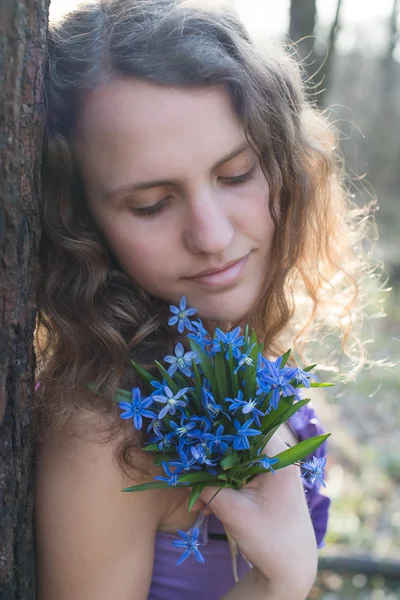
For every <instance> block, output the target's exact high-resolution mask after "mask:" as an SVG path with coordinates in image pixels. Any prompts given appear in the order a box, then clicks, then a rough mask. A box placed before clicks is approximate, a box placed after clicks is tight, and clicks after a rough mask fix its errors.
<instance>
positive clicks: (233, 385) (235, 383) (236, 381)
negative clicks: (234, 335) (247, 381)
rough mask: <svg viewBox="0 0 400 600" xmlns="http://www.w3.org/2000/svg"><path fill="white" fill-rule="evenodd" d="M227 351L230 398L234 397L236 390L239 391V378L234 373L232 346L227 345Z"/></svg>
mask: <svg viewBox="0 0 400 600" xmlns="http://www.w3.org/2000/svg"><path fill="white" fill-rule="evenodd" d="M228 353H229V375H230V382H231V391H232V398H236V397H237V394H238V391H239V379H238V375H237V373H234V370H235V368H236V365H235V362H234V360H233V353H232V346H229V349H228Z"/></svg>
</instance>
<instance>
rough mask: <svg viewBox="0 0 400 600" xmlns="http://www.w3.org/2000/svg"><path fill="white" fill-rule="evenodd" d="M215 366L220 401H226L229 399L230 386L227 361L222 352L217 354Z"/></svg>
mask: <svg viewBox="0 0 400 600" xmlns="http://www.w3.org/2000/svg"><path fill="white" fill-rule="evenodd" d="M214 361H215V362H214V366H215V375H216V378H217V385H218V391H219V395H220V399H221V400H224V399H225V398H227V397H228V385H227V382H226V369H225V360H224V357H223V355H222V352H219V353H218V354H216V356H215V359H214Z"/></svg>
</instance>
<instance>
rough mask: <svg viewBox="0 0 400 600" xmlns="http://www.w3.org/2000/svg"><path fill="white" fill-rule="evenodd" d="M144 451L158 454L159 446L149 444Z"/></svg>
mask: <svg viewBox="0 0 400 600" xmlns="http://www.w3.org/2000/svg"><path fill="white" fill-rule="evenodd" d="M142 450H143V451H144V452H157V451H158V445H157V444H147V446H143V448H142Z"/></svg>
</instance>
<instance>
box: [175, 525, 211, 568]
mask: <svg viewBox="0 0 400 600" xmlns="http://www.w3.org/2000/svg"><path fill="white" fill-rule="evenodd" d="M178 534H179V535H180V536H181V538H182V540H174V541H173V542H172V544H173V546H175V548H186V551H185V552H184V553H183V554H182V556H181V557H180V559H179V560H178V561H177V563H176V564H177V565H180V564H181V563H183V561H184V560H186V559H187V558H188V557H189V556H190V555H191V554H192V553H193V554H194V556H195V558H196V560H198V561H199V562H202V563H204V562H205V560H204V556H203V555H202V554H201V552H200V550H199V546H200V542H199V528H198V527H194V528H193V529H192V531H191V532H189V533H185V532H184V531H182V530H181V529H178Z"/></svg>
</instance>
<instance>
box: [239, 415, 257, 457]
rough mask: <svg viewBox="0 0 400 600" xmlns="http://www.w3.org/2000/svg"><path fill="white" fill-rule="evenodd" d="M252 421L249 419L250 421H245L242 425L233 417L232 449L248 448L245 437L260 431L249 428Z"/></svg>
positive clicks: (247, 441)
mask: <svg viewBox="0 0 400 600" xmlns="http://www.w3.org/2000/svg"><path fill="white" fill-rule="evenodd" d="M252 423H253V419H250V421H246V423H245V424H244V425H242V424H241V423H239V421H238V420H237V419H235V421H234V425H235V429H236V435H235V437H234V440H233V449H234V450H248V449H249V448H250V444H249V440H248V439H247V438H248V437H251V436H254V435H260V434H261V431H259V430H258V429H249V428H250V425H252Z"/></svg>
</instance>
